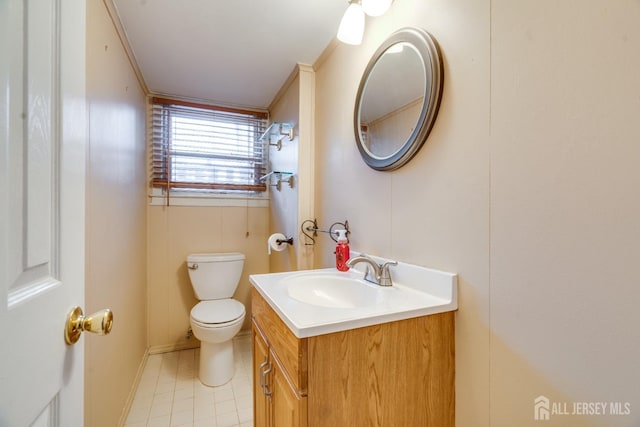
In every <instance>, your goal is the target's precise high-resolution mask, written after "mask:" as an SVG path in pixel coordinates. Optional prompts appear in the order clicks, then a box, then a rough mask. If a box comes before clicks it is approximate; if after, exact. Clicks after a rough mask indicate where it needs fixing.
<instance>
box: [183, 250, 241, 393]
mask: <svg viewBox="0 0 640 427" xmlns="http://www.w3.org/2000/svg"><path fill="white" fill-rule="evenodd" d="M244 259H245V257H244V255H243V254H240V253H225V254H220V253H212V254H192V255H189V256H188V257H187V267H188V269H189V277H190V279H191V284H192V286H193V290H194V292H195V294H196V297H197V298H198V299H199V300H200V302H199V303H197V304H196V305H195V306H194V307H193V309H191V315H190V321H191V329H192V330H193V334H194V335H195V337H196V338H198V339H199V340H200V372H199V378H200V381H201V382H202V383H203V384H205V385H208V386H218V385H222V384H225V383H226V382H228V381H229V380H230V379H231V378H232V377H233V372H234V362H233V341H232V339H233V337H234V336H235V335H236V334H237V333H238V332H239V331H240V329H241V328H242V324H243V322H244V318H245V315H246V311H245V307H244V305H243V304H242V303H241V302H239V301H236V300H234V299H233V298H231V297H232V296H233V293H234V292H235V290H236V288H237V287H238V282H239V279H240V275H241V274H242V267H243V265H244Z"/></svg>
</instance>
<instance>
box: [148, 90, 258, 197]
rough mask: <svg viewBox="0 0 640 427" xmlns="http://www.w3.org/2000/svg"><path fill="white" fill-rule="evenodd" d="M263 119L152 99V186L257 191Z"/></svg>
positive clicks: (254, 114)
mask: <svg viewBox="0 0 640 427" xmlns="http://www.w3.org/2000/svg"><path fill="white" fill-rule="evenodd" d="M266 124H267V115H266V113H262V112H253V111H244V110H236V109H229V108H223V107H211V106H206V105H201V104H193V103H186V102H182V101H173V100H168V99H163V98H153V99H152V106H151V167H150V170H151V179H150V181H151V186H152V187H155V188H158V187H159V188H164V189H165V190H166V191H171V190H174V189H182V190H191V191H225V192H262V191H266V185H265V183H264V182H261V181H260V177H262V176H263V175H265V172H266V166H267V165H266V163H267V159H266V153H267V151H266V149H265V146H264V145H265V144H264V143H262V142H259V141H258V140H259V138H260V136H261V135H262V134H263V133H264V132H265V128H266Z"/></svg>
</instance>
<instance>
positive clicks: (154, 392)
mask: <svg viewBox="0 0 640 427" xmlns="http://www.w3.org/2000/svg"><path fill="white" fill-rule="evenodd" d="M233 345H234V357H235V374H234V376H233V379H232V380H231V381H230V382H228V383H227V384H225V385H222V386H219V387H207V386H204V385H202V383H200V381H199V380H198V364H199V363H198V362H199V356H200V350H199V349H191V350H182V351H176V352H172V353H164V354H153V355H150V356H149V359H148V360H147V364H146V366H145V368H144V371H143V373H142V378H141V379H140V384H139V385H138V389H137V391H136V395H135V398H134V400H133V403H132V405H131V410H130V411H129V415H128V417H127V421H126V423H125V427H183V426H189V427H228V426H242V427H244V426H252V425H253V399H252V394H251V390H252V389H251V382H252V379H251V336H250V335H241V336H239V337H238V336H237V337H236V338H234V340H233Z"/></svg>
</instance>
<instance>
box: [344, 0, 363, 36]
mask: <svg viewBox="0 0 640 427" xmlns="http://www.w3.org/2000/svg"><path fill="white" fill-rule="evenodd" d="M363 34H364V12H363V11H362V7H361V6H360V5H359V4H357V3H351V4H350V5H349V7H348V8H347V11H346V12H345V13H344V16H343V17H342V20H341V21H340V27H339V28H338V40H340V41H341V42H343V43H347V44H354V45H357V44H360V43H362V35H363Z"/></svg>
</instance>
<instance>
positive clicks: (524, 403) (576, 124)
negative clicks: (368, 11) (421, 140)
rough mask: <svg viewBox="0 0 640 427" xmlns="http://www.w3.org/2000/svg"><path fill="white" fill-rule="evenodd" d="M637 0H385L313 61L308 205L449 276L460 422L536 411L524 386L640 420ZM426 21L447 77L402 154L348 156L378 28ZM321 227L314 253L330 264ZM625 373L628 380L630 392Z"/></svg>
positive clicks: (511, 419)
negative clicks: (607, 404)
mask: <svg viewBox="0 0 640 427" xmlns="http://www.w3.org/2000/svg"><path fill="white" fill-rule="evenodd" d="M637 22H640V2H638V1H636V0H621V1H618V2H603V1H596V0H589V1H568V2H561V3H557V2H542V3H541V2H539V1H520V2H512V1H507V0H504V1H503V0H500V1H495V0H494V1H489V0H485V1H482V2H478V1H471V0H461V1H457V2H450V1H445V0H427V1H424V0H396V1H395V2H394V3H393V6H392V8H391V11H390V12H389V13H388V14H387V15H386V16H384V17H381V18H376V19H369V18H368V19H367V24H366V25H367V27H366V32H365V37H364V42H363V44H362V45H361V46H358V47H352V46H347V45H339V46H337V47H336V48H335V50H333V51H332V52H331V54H330V55H328V56H327V57H326V58H325V59H323V61H322V62H320V63H319V64H317V66H316V68H317V72H316V82H317V87H316V99H317V102H316V164H315V166H316V184H317V185H316V198H315V206H316V214H317V215H318V217H321V218H329V217H332V218H333V217H337V218H343V217H344V218H347V219H348V220H349V222H350V225H351V229H352V235H351V240H352V247H353V248H354V249H357V250H361V251H365V252H370V253H372V254H376V255H381V256H386V257H389V258H394V259H398V260H401V261H406V262H410V263H416V264H420V265H425V266H429V267H434V268H438V269H444V270H448V271H454V272H457V273H458V274H459V298H460V301H459V303H460V310H459V311H458V313H457V315H456V346H457V348H456V351H457V354H456V399H457V402H456V418H457V425H458V426H469V427H479V426H492V427H494V426H499V427H502V426H505V427H507V426H509V427H510V426H515V425H517V426H526V425H532V426H535V425H539V424H540V423H539V422H537V421H534V419H533V408H534V405H533V400H534V398H536V397H537V396H539V395H545V396H547V397H548V398H550V399H551V400H552V401H556V402H558V401H559V402H568V404H569V405H571V404H572V402H582V401H622V402H627V401H629V402H631V403H632V411H633V412H632V415H631V416H617V417H602V416H600V417H598V416H595V417H589V418H585V417H579V416H561V415H556V416H553V415H552V418H551V421H549V422H547V423H545V425H557V426H618V425H620V426H632V425H637V423H638V422H639V420H640V409H638V408H640V392H639V391H638V389H637V387H636V385H637V384H638V383H639V382H640V362H639V360H640V359H639V358H638V354H640V352H639V351H640V350H639V348H638V343H639V342H640V333H639V332H638V328H637V325H638V324H640V311H638V310H636V309H635V307H633V304H634V302H637V301H638V300H640V288H639V287H638V286H637V285H638V280H637V273H636V269H635V264H636V263H637V260H638V255H639V254H640V243H638V242H640V226H639V224H638V221H639V220H638V218H640V192H638V188H637V183H638V182H640V168H638V167H637V162H638V160H639V159H640V143H639V141H640V124H639V122H638V117H640V74H639V73H638V72H637V70H638V68H640V26H638V25H637ZM405 26H419V27H422V28H425V29H427V30H428V31H429V32H430V33H431V34H432V35H433V36H434V37H435V38H436V39H437V41H438V42H439V44H440V47H441V49H442V52H443V56H444V68H445V80H444V81H445V86H444V93H443V100H442V105H441V109H440V113H439V116H438V118H437V121H436V123H435V127H434V128H433V131H432V133H431V135H430V137H429V140H428V143H427V144H426V145H425V146H424V147H423V148H422V150H421V151H420V153H418V155H417V156H416V157H415V158H414V159H413V160H412V161H411V162H410V163H408V164H407V165H406V166H405V167H404V168H402V169H400V170H399V171H396V172H376V171H374V170H372V169H369V168H368V167H367V166H365V164H364V163H363V162H362V160H361V159H360V157H359V154H358V151H357V148H356V146H355V143H354V137H353V130H352V114H353V111H352V110H353V105H354V102H355V94H356V91H357V87H358V83H359V80H360V76H361V73H362V71H363V70H364V68H365V66H366V64H367V61H368V59H369V57H370V55H371V54H372V53H373V52H374V51H375V49H376V48H377V46H378V45H379V44H380V43H381V42H382V41H383V40H384V38H385V37H386V36H387V35H388V34H390V33H391V32H393V31H394V30H396V29H398V28H401V27H405ZM332 250H333V245H332V242H329V241H328V240H327V239H321V240H320V244H319V245H318V247H317V248H316V266H317V267H328V266H331V265H332V264H333V254H332ZM634 387H635V388H634Z"/></svg>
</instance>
